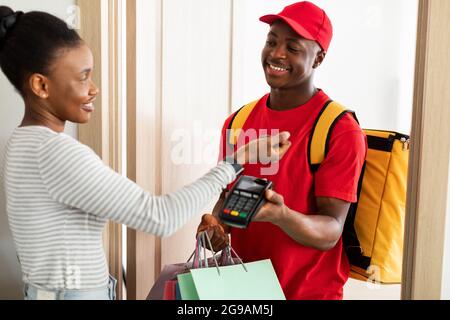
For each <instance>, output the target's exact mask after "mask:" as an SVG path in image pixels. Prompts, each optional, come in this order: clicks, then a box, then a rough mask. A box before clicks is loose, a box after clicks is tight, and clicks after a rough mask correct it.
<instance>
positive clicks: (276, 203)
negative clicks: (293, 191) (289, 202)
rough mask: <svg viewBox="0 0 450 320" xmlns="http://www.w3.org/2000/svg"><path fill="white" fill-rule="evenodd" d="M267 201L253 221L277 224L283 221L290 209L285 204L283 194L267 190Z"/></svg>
mask: <svg viewBox="0 0 450 320" xmlns="http://www.w3.org/2000/svg"><path fill="white" fill-rule="evenodd" d="M266 200H267V202H266V203H265V204H264V205H263V206H262V207H261V209H260V210H259V211H258V212H257V214H256V215H255V217H254V218H253V221H259V222H271V223H274V224H277V221H279V220H281V219H283V218H284V216H285V215H286V214H287V211H288V208H287V207H286V205H285V204H284V198H283V196H282V195H281V194H278V193H276V192H275V191H273V190H267V191H266Z"/></svg>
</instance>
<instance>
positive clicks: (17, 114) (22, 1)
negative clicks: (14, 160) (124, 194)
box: [0, 0, 77, 299]
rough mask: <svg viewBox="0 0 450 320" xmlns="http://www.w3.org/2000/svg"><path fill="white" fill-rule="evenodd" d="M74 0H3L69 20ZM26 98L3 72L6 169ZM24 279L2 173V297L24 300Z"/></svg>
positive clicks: (0, 135)
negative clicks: (9, 142) (10, 143)
mask: <svg viewBox="0 0 450 320" xmlns="http://www.w3.org/2000/svg"><path fill="white" fill-rule="evenodd" d="M73 4H74V0H58V1H54V0H40V1H29V0H2V2H1V5H6V6H9V7H11V8H13V9H14V10H22V11H24V12H27V11H31V10H40V11H46V12H49V13H52V14H55V15H57V16H59V17H61V18H63V19H66V17H67V16H68V14H69V12H68V11H67V10H68V8H70V6H71V5H73ZM23 111H24V107H23V100H22V99H21V98H20V96H19V95H18V94H17V93H15V91H14V90H13V88H12V86H11V85H10V84H9V82H8V81H7V79H6V77H5V76H4V75H3V73H1V72H0V154H1V156H0V168H3V164H4V161H3V154H4V150H5V145H6V142H7V140H8V137H9V136H10V134H11V132H12V131H13V130H14V128H15V127H17V126H18V124H19V123H20V121H21V119H22V117H23ZM66 133H68V134H70V135H71V136H73V137H76V134H77V130H76V127H75V126H74V125H71V124H69V125H68V126H67V130H66ZM22 297H23V296H22V280H21V272H20V266H19V264H18V262H17V258H16V253H15V248H14V243H13V239H12V236H11V232H10V230H9V227H8V220H7V215H6V208H5V196H4V190H3V176H2V175H0V299H21V298H22Z"/></svg>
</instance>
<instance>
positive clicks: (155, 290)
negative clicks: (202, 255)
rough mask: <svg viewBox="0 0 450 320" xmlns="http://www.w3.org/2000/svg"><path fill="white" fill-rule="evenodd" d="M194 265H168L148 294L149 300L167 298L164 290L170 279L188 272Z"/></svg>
mask: <svg viewBox="0 0 450 320" xmlns="http://www.w3.org/2000/svg"><path fill="white" fill-rule="evenodd" d="M191 267H192V263H178V264H170V265H166V266H165V267H164V269H163V270H162V271H161V273H160V275H159V277H158V278H157V279H156V282H155V284H154V285H153V287H152V288H151V290H150V293H149V294H148V296H147V300H165V299H164V292H165V289H166V284H167V282H168V281H171V280H176V279H177V275H178V274H180V273H183V272H188V270H189V269H190V268H191Z"/></svg>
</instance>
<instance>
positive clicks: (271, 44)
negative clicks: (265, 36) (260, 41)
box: [266, 40, 275, 47]
mask: <svg viewBox="0 0 450 320" xmlns="http://www.w3.org/2000/svg"><path fill="white" fill-rule="evenodd" d="M266 46H268V47H274V46H275V41H272V40H267V41H266Z"/></svg>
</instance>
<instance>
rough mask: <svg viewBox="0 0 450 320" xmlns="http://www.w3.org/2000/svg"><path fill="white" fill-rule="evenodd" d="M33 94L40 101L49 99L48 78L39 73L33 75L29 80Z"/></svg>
mask: <svg viewBox="0 0 450 320" xmlns="http://www.w3.org/2000/svg"><path fill="white" fill-rule="evenodd" d="M28 83H29V85H30V90H31V92H32V93H33V94H34V95H36V96H37V97H38V98H40V99H47V98H48V97H49V95H50V93H49V90H48V78H47V77H46V76H43V75H42V74H39V73H33V74H32V75H31V76H30V78H29V82H28Z"/></svg>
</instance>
